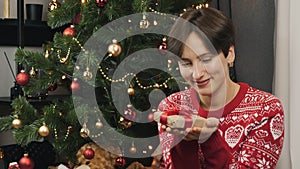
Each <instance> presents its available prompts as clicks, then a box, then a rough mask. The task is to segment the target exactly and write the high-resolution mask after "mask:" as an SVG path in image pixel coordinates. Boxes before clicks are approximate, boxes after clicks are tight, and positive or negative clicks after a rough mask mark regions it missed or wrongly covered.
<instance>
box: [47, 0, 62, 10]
mask: <svg viewBox="0 0 300 169" xmlns="http://www.w3.org/2000/svg"><path fill="white" fill-rule="evenodd" d="M60 6H61V4H60V3H59V2H57V0H52V1H51V2H50V3H49V4H48V11H49V12H52V11H53V10H55V9H57V8H59V7H60Z"/></svg>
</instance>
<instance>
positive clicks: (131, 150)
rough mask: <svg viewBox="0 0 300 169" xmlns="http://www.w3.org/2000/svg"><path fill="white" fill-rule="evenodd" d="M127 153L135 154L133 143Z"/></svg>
mask: <svg viewBox="0 0 300 169" xmlns="http://www.w3.org/2000/svg"><path fill="white" fill-rule="evenodd" d="M129 152H130V153H131V154H135V153H136V152H137V149H136V147H135V146H134V143H133V142H132V145H131V147H130V149H129Z"/></svg>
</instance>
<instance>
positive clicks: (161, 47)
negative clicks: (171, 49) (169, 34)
mask: <svg viewBox="0 0 300 169" xmlns="http://www.w3.org/2000/svg"><path fill="white" fill-rule="evenodd" d="M157 48H158V51H159V52H160V53H161V54H163V55H165V54H166V53H167V39H166V38H163V41H162V42H161V44H160V45H158V47H157Z"/></svg>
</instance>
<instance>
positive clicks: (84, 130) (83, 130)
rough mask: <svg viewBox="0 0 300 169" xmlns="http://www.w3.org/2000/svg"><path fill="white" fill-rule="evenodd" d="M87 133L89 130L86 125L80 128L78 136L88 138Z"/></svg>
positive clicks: (88, 133)
mask: <svg viewBox="0 0 300 169" xmlns="http://www.w3.org/2000/svg"><path fill="white" fill-rule="evenodd" d="M89 135H90V130H89V129H88V128H86V127H83V128H81V130H80V136H81V137H82V138H88V137H89Z"/></svg>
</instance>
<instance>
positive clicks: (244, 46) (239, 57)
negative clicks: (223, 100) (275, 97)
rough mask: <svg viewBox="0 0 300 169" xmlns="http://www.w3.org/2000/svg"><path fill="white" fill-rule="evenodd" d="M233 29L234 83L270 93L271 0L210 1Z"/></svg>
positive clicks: (273, 8)
mask: <svg viewBox="0 0 300 169" xmlns="http://www.w3.org/2000/svg"><path fill="white" fill-rule="evenodd" d="M211 5H212V6H214V7H216V8H218V9H220V10H221V11H223V12H224V13H225V14H226V15H227V16H230V17H231V18H232V19H233V22H234V24H235V26H236V29H237V39H236V46H235V52H236V60H235V72H236V79H237V81H241V82H246V83H248V84H249V85H251V86H253V87H256V88H258V89H262V90H265V91H268V92H272V82H273V73H274V25H275V2H274V0H212V1H211Z"/></svg>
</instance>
